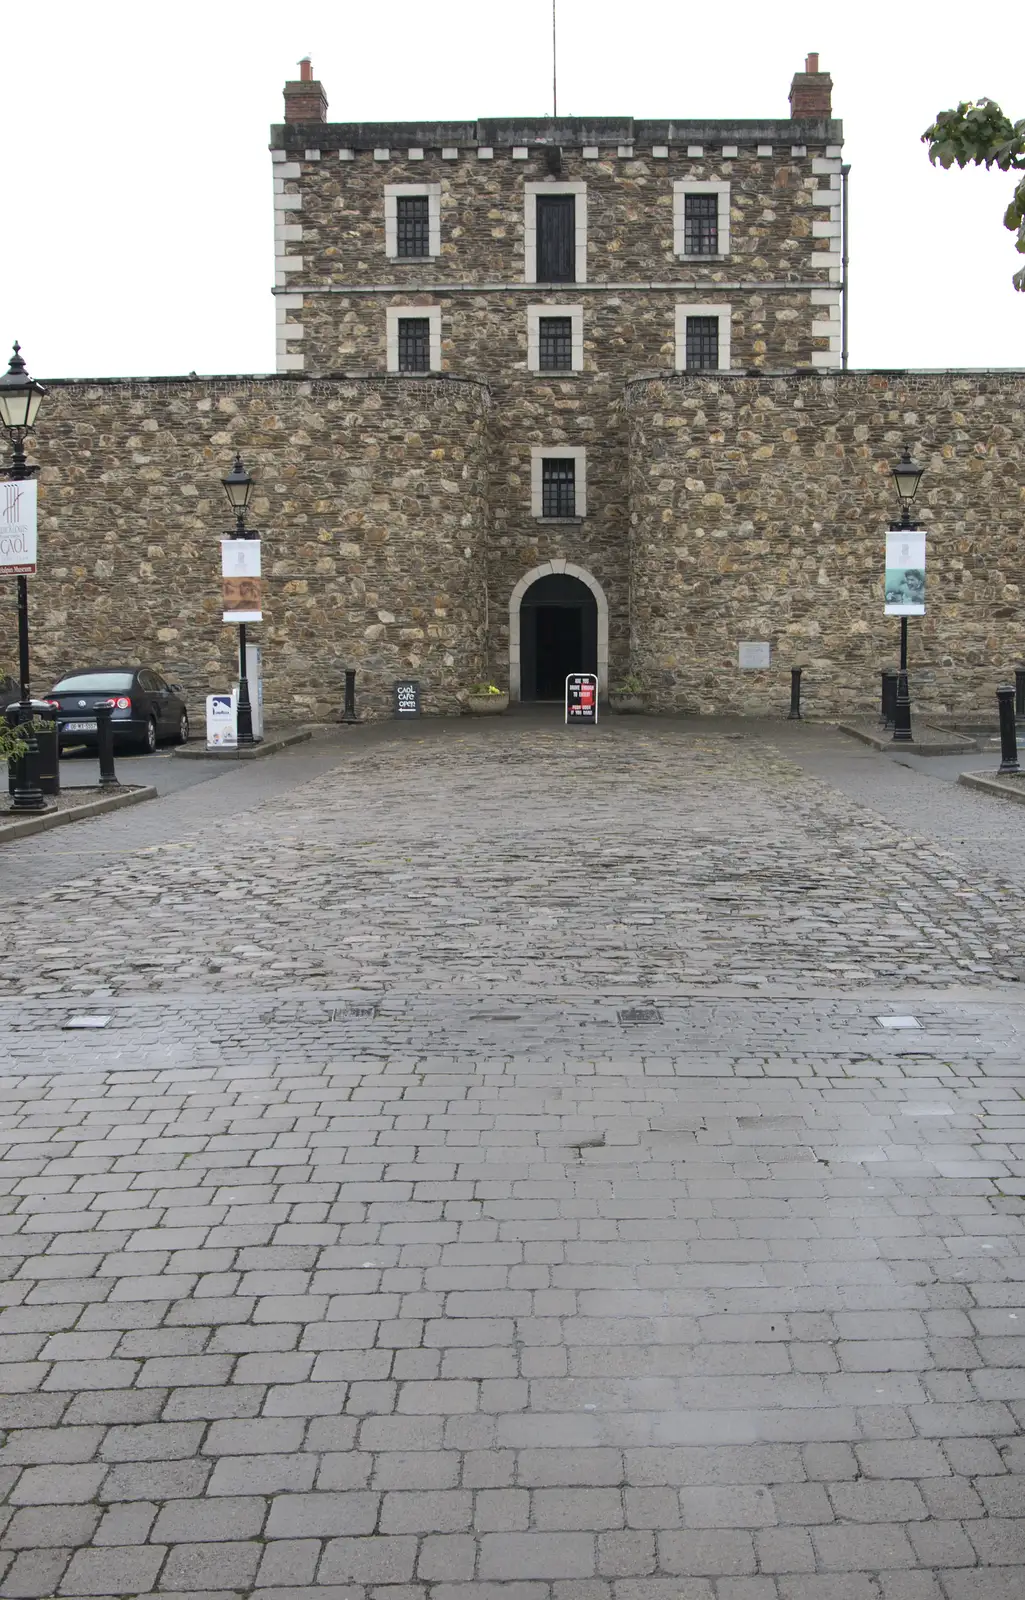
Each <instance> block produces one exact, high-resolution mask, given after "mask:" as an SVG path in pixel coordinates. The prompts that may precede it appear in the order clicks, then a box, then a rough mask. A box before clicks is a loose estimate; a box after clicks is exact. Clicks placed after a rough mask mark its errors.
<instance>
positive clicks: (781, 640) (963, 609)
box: [626, 372, 1025, 716]
mask: <svg viewBox="0 0 1025 1600" xmlns="http://www.w3.org/2000/svg"><path fill="white" fill-rule="evenodd" d="M626 412H627V416H628V420H629V444H630V515H631V526H632V573H631V584H632V614H631V630H632V640H633V665H634V670H635V671H637V672H638V673H639V674H640V675H641V676H642V677H643V678H644V679H646V681H647V682H648V684H649V685H650V687H651V689H652V690H653V691H654V694H655V697H656V702H657V704H658V705H659V706H661V707H663V708H664V709H674V710H688V711H689V710H694V711H738V712H745V713H769V714H777V713H779V712H780V711H784V710H785V709H786V706H787V704H788V694H789V671H790V667H791V666H792V665H797V664H801V665H803V666H805V668H806V671H805V674H804V679H805V695H806V704H807V708H808V710H809V711H810V712H811V714H813V715H833V714H836V713H851V712H856V711H869V710H875V709H877V708H878V704H879V672H880V670H881V669H882V668H884V667H892V666H895V665H896V656H897V645H898V638H899V626H900V624H899V621H898V619H897V618H894V617H885V616H884V614H883V604H884V601H883V550H884V538H885V532H886V529H887V528H888V526H889V525H890V523H891V522H892V521H895V520H897V517H898V515H899V504H898V501H897V498H896V493H895V490H894V487H893V482H892V479H891V476H890V468H891V466H892V464H893V462H894V461H895V460H896V459H897V457H898V456H899V454H900V451H901V448H902V447H903V446H904V444H905V443H908V444H910V446H911V448H912V451H913V453H914V454H915V455H916V457H917V459H919V460H920V461H921V462H922V463H923V464H924V465H925V466H926V469H927V471H926V476H925V477H924V478H923V480H922V486H921V488H920V490H919V494H918V499H917V501H916V503H915V512H916V518H917V520H918V521H919V523H920V524H921V526H922V527H924V528H925V530H926V532H927V555H926V605H927V613H926V616H925V617H924V618H917V617H915V618H911V619H909V624H908V629H909V641H910V642H909V657H910V668H911V672H912V685H913V699H914V703H915V705H916V707H917V708H918V709H920V710H923V711H928V712H931V713H934V714H937V715H942V714H960V713H965V712H968V713H973V712H978V711H980V710H981V711H985V712H986V713H987V714H989V715H990V716H992V715H993V713H994V711H995V699H994V690H995V688H996V686H997V685H998V684H999V683H1002V682H1007V681H1008V680H1009V679H1011V678H1012V673H1013V668H1014V667H1015V666H1016V665H1018V664H1019V663H1021V662H1022V661H1023V660H1025V604H1023V580H1025V543H1023V538H1022V523H1023V519H1025V453H1023V445H1025V374H1022V373H1010V372H1008V373H956V372H949V373H847V374H842V375H837V376H812V375H810V374H809V375H807V376H792V377H780V378H752V377H740V376H737V377H732V378H731V377H726V376H721V377H703V378H694V377H692V378H686V377H676V376H670V377H666V378H663V379H650V380H641V381H638V382H635V383H632V384H630V385H629V386H628V388H627V393H626ZM742 640H768V641H770V642H771V644H772V652H773V656H772V661H773V664H772V666H771V668H770V669H769V670H768V671H766V672H760V671H755V672H752V671H742V670H740V669H739V668H738V664H737V663H738V644H739V643H740V641H742Z"/></svg>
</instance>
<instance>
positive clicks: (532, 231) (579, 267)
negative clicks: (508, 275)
mask: <svg viewBox="0 0 1025 1600" xmlns="http://www.w3.org/2000/svg"><path fill="white" fill-rule="evenodd" d="M557 196H567V197H569V196H572V198H573V240H572V243H573V277H572V279H571V280H567V281H572V282H573V283H586V282H587V184H586V183H525V184H524V185H523V281H524V283H537V282H538V275H537V257H538V249H537V202H538V199H539V198H540V199H545V198H552V199H554V198H556V197H557Z"/></svg>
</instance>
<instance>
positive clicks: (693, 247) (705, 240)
mask: <svg viewBox="0 0 1025 1600" xmlns="http://www.w3.org/2000/svg"><path fill="white" fill-rule="evenodd" d="M683 250H684V254H685V255H688V256H714V255H718V253H719V196H718V195H717V194H688V195H684V200H683Z"/></svg>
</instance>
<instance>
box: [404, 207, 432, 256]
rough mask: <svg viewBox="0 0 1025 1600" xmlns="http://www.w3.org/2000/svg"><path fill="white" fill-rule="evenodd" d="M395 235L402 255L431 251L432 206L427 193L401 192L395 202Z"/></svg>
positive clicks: (415, 254)
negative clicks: (403, 193)
mask: <svg viewBox="0 0 1025 1600" xmlns="http://www.w3.org/2000/svg"><path fill="white" fill-rule="evenodd" d="M395 237H396V246H397V251H398V254H399V255H400V256H429V255H430V253H431V207H430V200H429V197H428V196H427V195H425V194H405V195H402V194H400V195H399V196H398V199H397V200H396V202H395Z"/></svg>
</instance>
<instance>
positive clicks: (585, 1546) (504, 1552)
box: [478, 1533, 596, 1580]
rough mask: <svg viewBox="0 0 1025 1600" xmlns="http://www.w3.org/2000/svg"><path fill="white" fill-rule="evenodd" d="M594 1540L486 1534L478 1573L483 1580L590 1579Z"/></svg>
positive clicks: (590, 1537)
mask: <svg viewBox="0 0 1025 1600" xmlns="http://www.w3.org/2000/svg"><path fill="white" fill-rule="evenodd" d="M595 1563H596V1551H595V1540H594V1536H593V1535H592V1534H588V1533H486V1534H484V1535H483V1536H482V1537H481V1540H480V1557H479V1563H478V1571H479V1574H480V1576H481V1577H482V1578H486V1579H500V1580H508V1579H520V1578H544V1579H548V1580H551V1579H553V1578H589V1577H591V1575H592V1574H593V1573H594V1571H595Z"/></svg>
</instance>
